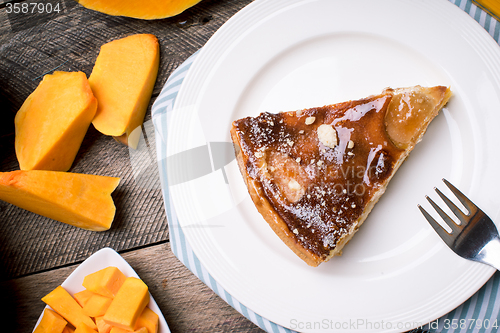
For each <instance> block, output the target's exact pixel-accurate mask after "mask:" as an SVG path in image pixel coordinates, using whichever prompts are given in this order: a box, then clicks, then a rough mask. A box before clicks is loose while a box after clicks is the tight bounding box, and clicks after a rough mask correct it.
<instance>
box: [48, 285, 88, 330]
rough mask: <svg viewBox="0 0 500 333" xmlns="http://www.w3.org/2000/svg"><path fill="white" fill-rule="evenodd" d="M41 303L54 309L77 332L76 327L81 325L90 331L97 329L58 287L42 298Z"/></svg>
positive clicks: (71, 298) (76, 304) (80, 308)
mask: <svg viewBox="0 0 500 333" xmlns="http://www.w3.org/2000/svg"><path fill="white" fill-rule="evenodd" d="M42 301H44V302H45V303H46V304H47V305H48V306H50V307H51V308H52V309H54V310H55V311H56V312H57V313H58V314H59V315H61V316H62V317H63V318H64V319H66V320H67V321H68V322H70V323H71V324H72V325H73V326H74V327H77V330H78V326H79V325H80V324H82V323H83V324H85V325H87V326H88V327H90V328H92V329H94V328H97V327H96V325H95V323H94V321H93V320H92V319H91V318H90V317H89V316H87V315H86V314H85V313H84V312H83V308H82V307H81V306H80V305H79V304H78V303H77V302H76V301H75V299H74V298H73V297H72V296H71V295H70V294H69V293H68V292H67V291H66V290H65V289H64V288H63V287H61V286H58V287H57V288H56V289H54V290H53V291H51V292H50V293H49V294H47V295H46V296H44V297H43V298H42ZM75 332H76V331H75Z"/></svg>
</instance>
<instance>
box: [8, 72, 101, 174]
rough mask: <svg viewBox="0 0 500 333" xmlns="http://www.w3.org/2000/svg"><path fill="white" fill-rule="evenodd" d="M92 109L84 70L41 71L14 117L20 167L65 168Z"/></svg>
mask: <svg viewBox="0 0 500 333" xmlns="http://www.w3.org/2000/svg"><path fill="white" fill-rule="evenodd" d="M96 109H97V100H96V98H95V97H94V95H93V93H92V90H91V89H90V86H89V82H88V80H87V76H86V75H85V74H84V73H82V72H54V74H49V75H45V76H44V78H43V80H42V82H40V84H39V85H38V87H37V88H36V89H35V91H33V93H32V94H31V95H29V96H28V98H27V99H26V101H25V102H24V103H23V105H22V106H21V109H19V111H18V112H17V114H16V117H15V128H16V136H15V149H16V156H17V159H18V161H19V167H20V169H21V170H53V171H68V170H69V169H70V167H71V165H72V164H73V161H74V159H75V157H76V154H77V152H78V149H79V148H80V146H81V144H82V141H83V138H84V136H85V133H86V132H87V129H88V127H89V125H90V123H91V121H92V119H93V118H94V116H95V113H96Z"/></svg>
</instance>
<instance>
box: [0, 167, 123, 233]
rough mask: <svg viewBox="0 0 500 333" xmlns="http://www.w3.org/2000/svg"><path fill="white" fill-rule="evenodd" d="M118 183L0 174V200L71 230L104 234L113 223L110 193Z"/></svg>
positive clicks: (66, 175)
mask: <svg viewBox="0 0 500 333" xmlns="http://www.w3.org/2000/svg"><path fill="white" fill-rule="evenodd" d="M119 181H120V178H116V177H107V176H96V175H85V174H79V173H70V172H60V171H46V170H26V171H25V170H17V171H11V172H0V200H3V201H6V202H9V203H11V204H13V205H15V206H17V207H20V208H23V209H26V210H29V211H30V212H33V213H35V214H38V215H42V216H46V217H48V218H51V219H53V220H56V221H60V222H63V223H67V224H70V225H73V226H75V227H79V228H83V229H87V230H93V231H104V230H108V229H109V228H110V227H111V224H112V223H113V219H114V216H115V211H116V208H115V204H114V202H113V199H112V198H111V193H112V192H113V191H114V190H115V188H116V187H117V186H118V183H119Z"/></svg>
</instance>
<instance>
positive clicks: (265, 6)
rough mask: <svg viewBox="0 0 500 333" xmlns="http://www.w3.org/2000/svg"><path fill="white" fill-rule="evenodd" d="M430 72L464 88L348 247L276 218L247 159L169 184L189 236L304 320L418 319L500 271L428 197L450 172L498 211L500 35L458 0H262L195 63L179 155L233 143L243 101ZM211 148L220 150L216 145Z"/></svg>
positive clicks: (197, 247) (171, 147) (337, 323)
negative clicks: (461, 246) (442, 223)
mask: <svg viewBox="0 0 500 333" xmlns="http://www.w3.org/2000/svg"><path fill="white" fill-rule="evenodd" d="M417 84H418V85H422V86H431V85H448V86H450V87H451V90H452V91H453V93H454V96H453V97H452V99H451V100H450V102H449V103H448V105H447V106H446V107H445V109H443V111H442V113H441V114H440V115H439V116H438V117H437V118H436V119H435V120H434V121H433V123H432V124H431V125H430V127H429V129H428V131H427V133H426V135H425V136H424V139H423V140H422V142H421V143H420V144H419V145H417V147H416V148H415V150H414V151H413V152H412V153H411V154H410V157H409V158H408V160H407V161H406V162H405V163H404V164H403V166H402V167H401V168H400V170H399V171H398V173H397V174H396V176H395V177H394V178H393V180H392V181H391V184H390V185H389V187H388V190H387V192H386V193H385V194H384V196H383V197H382V199H381V200H380V201H379V203H378V204H377V205H376V207H375V209H374V210H373V211H372V213H371V214H370V216H369V218H368V219H367V220H366V222H365V224H364V225H363V227H362V228H361V229H360V231H359V232H358V233H357V234H356V236H355V237H354V238H353V240H352V241H351V242H350V243H349V244H348V245H347V246H346V247H345V248H344V254H343V255H342V256H341V257H337V258H333V259H332V260H330V261H329V262H327V263H324V264H322V265H321V266H320V267H317V268H313V267H309V266H307V265H306V264H305V263H303V262H302V261H301V260H300V259H299V258H298V257H296V256H295V255H294V254H293V253H292V252H291V251H290V250H289V249H288V248H287V247H286V246H285V245H284V244H283V243H282V242H281V241H280V240H279V239H278V237H277V236H276V235H275V234H274V233H273V232H272V231H271V229H270V228H269V226H268V225H267V223H266V222H265V221H264V220H263V218H262V217H261V216H260V215H259V214H258V212H257V210H256V209H255V207H254V205H253V203H252V201H251V199H250V197H249V195H248V194H247V191H246V188H245V186H244V184H243V181H242V178H241V175H240V174H239V171H238V169H237V166H236V162H235V161H234V160H233V161H232V162H230V163H229V164H227V165H226V166H225V167H223V168H220V169H218V170H216V171H215V172H212V173H210V174H205V175H204V176H201V177H198V178H196V179H193V180H191V181H185V182H182V183H176V185H173V186H170V187H169V192H170V195H171V198H172V201H173V204H174V208H175V210H176V213H177V215H178V217H179V223H180V224H181V226H182V228H183V231H184V233H185V236H186V238H187V240H188V242H189V244H190V245H191V246H192V248H193V249H194V251H195V253H196V255H197V256H198V258H199V259H200V261H201V263H202V264H203V265H204V266H205V267H206V269H207V270H208V272H209V273H210V274H211V275H212V276H213V277H214V279H215V280H216V281H217V282H218V283H219V284H220V285H221V286H222V287H223V288H224V289H225V290H226V291H227V292H228V293H230V294H231V295H232V296H233V297H235V298H236V299H238V300H239V301H240V302H241V303H242V304H244V305H245V306H247V307H248V308H250V309H252V310H253V311H255V312H256V313H258V314H260V315H261V316H263V317H265V318H267V319H269V320H270V321H273V322H275V323H277V324H279V325H282V326H284V327H288V328H291V329H294V330H298V331H310V332H313V331H321V332H325V331H345V332H348V331H356V332H363V331H405V330H409V329H411V328H414V327H418V326H420V325H423V324H425V323H427V322H429V321H431V320H434V319H435V318H438V317H440V316H442V315H444V314H446V313H447V312H449V311H451V310H452V309H454V308H455V307H456V306H458V305H459V304H461V303H462V302H464V301H465V300H466V299H467V298H469V297H470V296H471V295H473V294H474V293H475V292H476V291H477V290H478V289H479V288H480V287H481V286H482V285H483V284H484V283H485V282H486V281H487V280H488V279H489V278H490V277H491V275H492V274H493V272H494V270H493V269H492V268H490V267H488V266H485V265H481V264H478V263H473V262H469V261H466V260H463V259H461V258H459V257H458V256H456V255H455V254H454V253H452V251H451V250H450V249H448V248H447V247H446V246H445V245H444V243H443V242H442V241H441V239H440V238H439V237H438V236H437V235H436V234H435V233H434V231H433V230H432V228H431V227H430V226H429V225H428V223H427V222H426V220H425V219H424V218H423V216H422V215H421V214H420V212H419V211H418V209H417V204H419V203H420V204H422V205H423V206H424V207H425V208H428V210H429V211H432V208H429V207H428V206H427V205H426V203H425V199H424V196H425V194H429V195H430V196H431V197H434V193H433V192H434V191H433V187H434V186H438V187H440V188H442V189H443V190H445V186H444V184H443V183H442V182H441V178H443V177H444V178H447V179H448V180H450V181H451V182H452V183H454V184H455V185H456V186H457V187H459V188H460V189H461V190H462V191H463V192H464V193H465V194H466V195H468V196H469V197H470V198H471V199H472V200H473V201H474V202H476V203H477V204H478V205H479V206H480V207H481V208H483V210H484V211H486V212H487V213H488V214H489V215H490V217H491V218H492V219H494V220H497V221H498V220H499V217H500V205H499V203H500V196H499V195H498V193H497V190H498V188H500V179H499V177H497V170H498V167H499V162H500V154H499V148H498V144H497V142H498V141H499V140H498V135H497V133H498V129H497V126H498V125H497V124H500V100H499V98H498V96H500V50H499V47H498V45H497V44H496V43H495V42H494V41H493V39H492V38H491V37H490V36H489V35H488V34H487V33H486V31H485V30H484V29H483V28H482V27H481V26H479V25H478V24H477V23H476V22H475V21H474V20H473V19H472V18H470V17H469V16H468V15H467V14H466V13H465V12H463V11H461V10H460V9H459V8H457V7H456V6H455V5H453V4H451V3H449V2H448V1H446V0H439V1H436V0H428V1H412V0H350V1H345V0H275V1H265V0H257V1H255V2H253V3H252V4H251V5H249V6H248V7H246V8H245V9H243V10H242V11H241V12H239V13H238V14H237V15H235V16H234V17H233V18H231V19H230V20H229V21H228V22H227V23H226V24H225V25H224V26H223V27H222V28H221V29H220V30H219V31H218V32H217V33H216V34H215V35H214V36H213V38H212V39H210V41H209V42H208V43H207V44H206V46H205V47H204V48H203V49H202V50H201V52H200V54H199V55H198V57H197V58H196V60H195V62H194V63H193V65H192V67H191V69H190V71H189V73H188V74H187V76H186V78H185V80H184V83H183V85H182V87H181V90H180V92H179V94H178V96H177V100H176V104H175V106H174V110H173V111H172V113H171V115H170V118H169V128H168V132H167V135H168V140H167V155H168V156H171V155H174V154H179V153H182V152H185V151H188V150H190V149H192V148H196V147H200V146H204V145H207V143H208V144H210V143H211V142H221V141H222V142H230V136H229V130H230V128H231V123H232V121H234V120H236V119H239V118H242V117H245V116H256V115H258V114H259V113H260V112H263V111H270V112H278V111H289V110H296V109H300V108H308V107H314V106H322V105H325V104H333V103H337V102H342V101H345V100H349V99H359V98H363V97H366V96H368V95H371V94H378V93H380V92H381V91H382V89H383V88H385V87H389V86H390V87H393V88H396V87H405V86H413V85H417ZM210 158H211V159H212V162H213V164H214V165H216V164H217V163H219V162H218V161H215V160H214V159H215V158H216V156H215V155H214V152H213V151H212V155H211V156H210ZM217 158H219V157H217ZM194 164H195V169H196V167H198V165H196V163H194ZM200 165H201V164H200ZM188 167H189V168H193V165H189V166H188V165H186V169H189V168H188ZM198 171H199V170H198ZM167 172H168V171H167ZM170 176H171V175H169V177H170ZM174 176H175V175H173V176H172V177H174ZM446 193H449V192H446Z"/></svg>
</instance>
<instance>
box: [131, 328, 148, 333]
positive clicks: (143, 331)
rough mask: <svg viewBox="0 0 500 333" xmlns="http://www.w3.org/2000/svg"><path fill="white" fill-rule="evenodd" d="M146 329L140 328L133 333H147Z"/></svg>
mask: <svg viewBox="0 0 500 333" xmlns="http://www.w3.org/2000/svg"><path fill="white" fill-rule="evenodd" d="M148 332H149V331H148V329H147V328H146V327H141V328H139V329H138V330H135V331H134V332H133V333H148Z"/></svg>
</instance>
